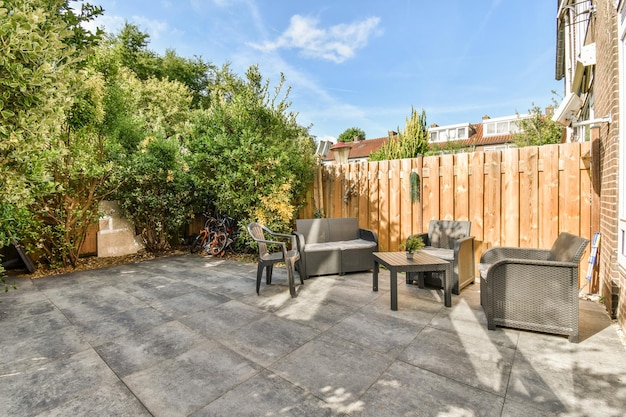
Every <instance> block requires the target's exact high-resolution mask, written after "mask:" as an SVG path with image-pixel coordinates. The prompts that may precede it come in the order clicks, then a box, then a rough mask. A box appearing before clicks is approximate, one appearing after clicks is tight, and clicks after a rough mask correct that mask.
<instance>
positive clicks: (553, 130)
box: [513, 103, 565, 148]
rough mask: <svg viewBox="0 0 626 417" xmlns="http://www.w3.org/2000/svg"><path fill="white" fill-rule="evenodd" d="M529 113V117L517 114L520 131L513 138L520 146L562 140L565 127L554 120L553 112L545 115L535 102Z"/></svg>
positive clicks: (545, 143) (538, 144)
mask: <svg viewBox="0 0 626 417" xmlns="http://www.w3.org/2000/svg"><path fill="white" fill-rule="evenodd" d="M528 113H529V115H530V117H528V118H521V117H520V115H519V113H518V114H517V117H518V122H517V125H518V127H519V132H518V133H515V134H514V135H513V140H514V142H515V144H516V145H517V146H518V147H520V148H521V147H524V146H541V145H547V144H551V143H561V142H562V140H563V132H564V130H565V129H564V128H563V126H561V125H559V124H558V123H557V122H555V121H553V120H552V115H551V114H546V115H544V114H543V113H542V112H541V108H540V107H539V106H535V104H534V103H533V106H532V108H531V109H530V110H529V111H528Z"/></svg>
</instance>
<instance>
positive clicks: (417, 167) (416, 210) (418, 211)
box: [411, 156, 424, 233]
mask: <svg viewBox="0 0 626 417" xmlns="http://www.w3.org/2000/svg"><path fill="white" fill-rule="evenodd" d="M423 163H424V158H423V157H421V156H420V157H418V158H415V159H413V160H412V162H411V165H412V167H413V168H412V171H415V172H417V176H418V177H419V183H420V184H419V188H420V198H419V201H416V202H415V203H413V204H411V209H412V211H413V222H412V224H411V226H412V233H423V231H424V229H423V226H422V225H423V224H424V222H423V217H424V211H423V210H422V201H424V181H423V173H422V167H423Z"/></svg>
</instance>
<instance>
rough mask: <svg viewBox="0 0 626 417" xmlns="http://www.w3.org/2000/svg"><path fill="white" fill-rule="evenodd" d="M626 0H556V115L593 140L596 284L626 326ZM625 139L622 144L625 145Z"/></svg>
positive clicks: (571, 134) (575, 135)
mask: <svg viewBox="0 0 626 417" xmlns="http://www.w3.org/2000/svg"><path fill="white" fill-rule="evenodd" d="M625 3H626V1H624V0H587V1H580V0H557V6H558V7H557V22H556V23H557V24H556V26H557V28H556V29H557V45H556V46H557V48H556V49H557V54H556V79H557V80H561V79H562V80H563V81H564V93H565V94H564V97H565V98H564V100H563V103H561V105H560V106H559V108H558V109H557V111H556V112H555V120H557V119H558V120H559V121H560V122H561V123H562V124H564V125H565V126H567V133H568V140H591V141H592V142H593V145H592V164H593V165H592V173H593V188H594V189H593V196H592V204H593V209H592V216H593V219H592V228H593V229H594V230H593V231H594V232H595V231H599V232H600V233H601V234H602V237H601V244H600V252H599V274H598V275H599V288H597V289H595V290H596V291H597V292H598V293H599V294H600V295H601V296H603V298H604V304H605V306H606V308H607V310H608V311H609V313H611V314H612V315H613V316H615V317H617V319H618V320H619V323H620V325H621V327H622V328H623V329H626V306H625V303H624V300H626V179H625V169H624V166H625V163H626V149H624V148H625V147H624V146H623V145H624V143H625V139H624V136H625V132H624V130H623V129H621V124H620V121H621V120H622V118H623V117H624V114H625V112H626V102H625V101H624V97H623V96H624V94H626V78H625V74H624V71H625V65H624V63H626V5H625ZM620 145H621V146H620Z"/></svg>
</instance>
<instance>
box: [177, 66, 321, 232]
mask: <svg viewBox="0 0 626 417" xmlns="http://www.w3.org/2000/svg"><path fill="white" fill-rule="evenodd" d="M217 78H218V79H219V80H221V81H220V83H219V87H217V88H214V89H213V94H212V96H211V107H210V108H209V109H207V110H206V111H198V112H197V113H196V116H195V118H194V119H193V120H192V122H191V125H192V132H191V136H190V138H189V144H188V146H189V150H190V152H191V155H192V157H193V158H194V160H193V166H192V172H193V173H194V176H195V181H196V183H197V184H198V187H199V188H201V189H203V190H206V191H207V196H206V197H205V198H206V199H207V201H209V200H210V201H214V204H215V208H216V209H217V210H218V211H219V212H221V213H225V214H228V215H230V216H231V217H233V218H234V219H236V220H237V221H238V222H239V223H240V224H247V223H248V222H250V221H258V220H264V221H267V222H268V223H269V224H270V225H271V226H272V227H273V229H274V230H276V231H288V230H291V228H292V225H293V220H294V218H295V215H296V212H297V210H298V209H299V207H300V205H301V204H302V201H303V197H304V195H305V192H306V188H307V185H308V184H309V183H310V182H311V181H312V178H313V172H314V167H315V165H314V164H315V162H314V159H313V151H314V148H313V146H314V143H313V140H312V138H311V137H310V136H309V135H308V131H307V129H305V128H303V127H301V126H299V125H298V124H297V123H296V115H295V114H294V113H291V112H288V107H289V103H288V102H287V101H286V97H287V94H285V96H284V97H282V98H280V97H279V94H280V91H281V89H282V85H283V82H284V80H281V82H280V84H279V85H278V86H277V87H276V88H275V94H274V95H270V94H269V92H268V89H269V83H268V82H267V81H266V82H262V77H261V75H260V73H259V72H258V68H257V67H251V68H250V69H249V70H248V72H247V74H246V79H245V80H243V79H241V78H239V77H237V76H236V75H234V74H233V73H232V72H230V70H229V68H228V67H224V68H223V69H222V71H221V72H220V74H219V75H218V77H217ZM240 236H241V237H242V238H245V237H246V235H245V234H241V235H240ZM240 243H241V242H240Z"/></svg>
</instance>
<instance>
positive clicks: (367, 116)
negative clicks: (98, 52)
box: [90, 0, 563, 139]
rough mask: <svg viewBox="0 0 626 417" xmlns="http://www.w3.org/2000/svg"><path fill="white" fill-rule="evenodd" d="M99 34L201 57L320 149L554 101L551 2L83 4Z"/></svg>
mask: <svg viewBox="0 0 626 417" xmlns="http://www.w3.org/2000/svg"><path fill="white" fill-rule="evenodd" d="M90 2H91V3H93V4H99V5H101V6H102V7H103V8H104V9H105V11H104V16H102V17H101V18H99V19H98V21H97V22H96V24H97V25H98V26H103V27H104V28H105V30H107V32H117V31H118V30H119V29H120V28H121V27H122V25H123V24H124V22H125V21H128V22H130V23H132V24H135V25H137V26H138V27H139V28H140V29H141V30H142V31H144V32H146V33H148V34H149V35H150V44H149V46H148V47H149V48H150V49H151V50H153V51H155V52H157V53H160V54H162V53H163V52H164V51H165V49H166V48H171V49H174V50H175V51H176V53H177V54H178V55H180V56H185V57H193V56H200V57H202V59H204V60H205V61H209V62H211V63H213V64H215V65H218V66H221V65H222V64H224V63H227V62H230V63H231V68H232V69H233V70H234V71H236V72H237V73H239V74H242V75H243V74H244V73H245V70H246V69H247V68H248V67H249V66H250V65H259V68H260V70H261V73H262V74H263V76H264V77H265V78H269V79H270V82H272V83H275V82H277V81H278V80H279V78H280V73H281V72H282V73H284V75H285V77H286V83H287V85H288V86H291V93H290V96H289V98H290V101H291V102H292V106H291V110H292V111H295V112H297V113H299V116H298V122H299V123H300V124H301V125H303V126H309V125H312V127H311V130H310V132H311V133H312V134H313V135H315V136H317V138H318V139H329V137H332V138H336V137H337V136H338V135H339V134H340V133H342V132H343V131H344V130H346V129H347V128H350V127H359V128H361V129H363V130H364V131H365V133H366V136H367V138H368V139H373V138H377V137H382V136H386V135H387V131H388V130H396V129H397V128H398V127H399V128H400V129H404V125H405V119H406V117H407V116H409V115H410V113H411V108H412V107H414V108H415V109H417V110H418V111H421V110H422V109H424V110H425V111H426V116H427V120H428V123H429V124H432V123H437V124H438V125H440V126H443V125H447V124H455V123H465V122H470V123H476V122H480V120H481V118H482V116H483V115H489V116H491V117H500V116H508V115H514V114H515V113H516V112H519V113H526V112H527V111H528V109H530V108H531V107H532V105H533V103H534V104H535V105H538V106H540V107H542V108H544V107H545V106H548V105H550V104H551V103H552V100H553V98H554V99H557V100H560V97H559V96H555V95H554V94H553V93H552V90H556V91H557V92H558V93H559V94H562V90H563V83H562V82H561V81H556V80H555V79H554V67H555V38H556V36H555V34H556V27H555V24H556V1H548V0H526V1H523V2H520V1H512V0H472V1H467V0H447V1H427V0H387V1H381V0H359V1H348V0H345V1H342V0H315V1H313V0H299V1H298V0H91V1H90Z"/></svg>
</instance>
